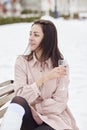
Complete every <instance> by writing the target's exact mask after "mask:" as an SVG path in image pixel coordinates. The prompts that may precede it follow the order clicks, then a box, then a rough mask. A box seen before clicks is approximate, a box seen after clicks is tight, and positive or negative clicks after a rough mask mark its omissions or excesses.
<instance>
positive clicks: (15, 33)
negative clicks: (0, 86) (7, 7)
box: [0, 16, 87, 130]
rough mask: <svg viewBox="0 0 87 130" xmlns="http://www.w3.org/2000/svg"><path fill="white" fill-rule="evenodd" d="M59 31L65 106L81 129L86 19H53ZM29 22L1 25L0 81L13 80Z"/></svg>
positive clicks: (86, 77) (86, 85)
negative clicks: (66, 80) (65, 69)
mask: <svg viewBox="0 0 87 130" xmlns="http://www.w3.org/2000/svg"><path fill="white" fill-rule="evenodd" d="M42 18H43V19H49V20H52V22H54V24H55V25H56V27H57V30H58V41H59V43H58V44H59V47H60V49H61V51H62V53H63V54H64V56H65V58H66V59H67V60H68V63H69V67H70V85H69V102H68V105H69V107H70V109H71V111H72V113H73V115H74V117H75V119H76V122H77V125H78V126H79V128H80V130H86V129H87V101H86V99H87V67H86V65H87V38H86V37H87V20H64V19H62V18H59V19H53V18H51V17H48V16H44V17H42ZM30 27H31V23H18V24H10V25H1V26H0V82H3V81H5V80H9V79H14V64H15V60H16V57H17V55H19V54H23V53H24V51H25V49H26V47H27V45H28V38H29V31H30Z"/></svg>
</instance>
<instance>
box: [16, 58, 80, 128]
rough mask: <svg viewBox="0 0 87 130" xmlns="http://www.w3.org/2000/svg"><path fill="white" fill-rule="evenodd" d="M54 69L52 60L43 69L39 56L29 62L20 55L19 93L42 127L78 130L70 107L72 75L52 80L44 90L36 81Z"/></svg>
mask: <svg viewBox="0 0 87 130" xmlns="http://www.w3.org/2000/svg"><path fill="white" fill-rule="evenodd" d="M67 68H68V67H67ZM51 69H52V65H51V60H50V59H49V60H47V61H46V62H45V63H44V64H43V65H42V66H41V65H40V62H39V61H37V59H36V58H35V56H33V59H32V60H31V61H29V62H28V61H27V60H25V59H24V58H23V57H22V56H19V57H18V58H17V60H16V64H15V94H16V95H18V96H22V97H24V98H25V99H26V100H27V102H28V104H29V105H30V107H31V111H32V115H33V118H34V119H35V121H36V122H37V123H38V124H41V123H42V122H43V121H44V122H45V123H47V124H48V125H50V126H51V127H52V128H54V129H55V130H78V128H77V126H76V123H75V120H74V118H73V116H72V114H71V112H70V110H69V108H68V106H67V101H68V84H69V75H67V76H66V77H64V78H57V79H54V80H51V81H48V82H47V83H46V84H44V85H43V87H42V88H41V90H39V89H38V87H37V85H36V82H35V81H36V80H37V79H38V78H39V77H40V76H41V75H43V74H44V73H46V72H48V71H50V70H51ZM67 70H68V69H67ZM40 99H43V100H40ZM32 103H33V104H34V105H35V109H34V108H33V107H32V106H31V104H32Z"/></svg>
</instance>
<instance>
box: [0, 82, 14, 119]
mask: <svg viewBox="0 0 87 130" xmlns="http://www.w3.org/2000/svg"><path fill="white" fill-rule="evenodd" d="M13 82H14V81H13V80H8V81H6V82H3V83H0V118H1V117H2V116H3V114H4V113H5V111H6V109H7V107H3V106H4V105H5V104H6V103H7V102H8V101H10V100H11V99H12V98H13V97H14V88H13Z"/></svg>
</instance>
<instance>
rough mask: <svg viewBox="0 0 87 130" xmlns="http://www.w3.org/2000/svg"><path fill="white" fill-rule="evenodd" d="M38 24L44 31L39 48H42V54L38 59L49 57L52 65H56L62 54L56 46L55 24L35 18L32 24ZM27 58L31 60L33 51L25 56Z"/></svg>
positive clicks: (61, 58)
mask: <svg viewBox="0 0 87 130" xmlns="http://www.w3.org/2000/svg"><path fill="white" fill-rule="evenodd" d="M35 24H39V25H40V26H41V28H42V31H43V33H44V37H43V39H42V41H41V43H40V46H39V48H41V49H42V55H41V57H40V59H41V60H42V61H45V60H47V59H48V58H51V61H52V65H53V67H57V66H58V60H63V55H62V54H61V53H60V50H59V48H58V40H57V30H56V27H55V25H54V24H53V23H52V22H51V21H49V20H42V19H41V20H37V21H35V22H34V23H33V24H32V26H33V25H35ZM26 57H27V60H28V61H29V60H31V59H32V58H33V52H31V53H30V54H29V55H27V56H26Z"/></svg>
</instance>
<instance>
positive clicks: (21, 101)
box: [11, 96, 27, 107]
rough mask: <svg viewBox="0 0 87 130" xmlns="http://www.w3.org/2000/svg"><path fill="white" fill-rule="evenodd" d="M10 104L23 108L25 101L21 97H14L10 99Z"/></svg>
mask: <svg viewBox="0 0 87 130" xmlns="http://www.w3.org/2000/svg"><path fill="white" fill-rule="evenodd" d="M11 103H16V104H19V105H21V106H22V107H24V106H25V104H26V103H27V102H26V100H25V99H24V98H23V97H20V96H15V97H14V98H13V99H12V101H11Z"/></svg>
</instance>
